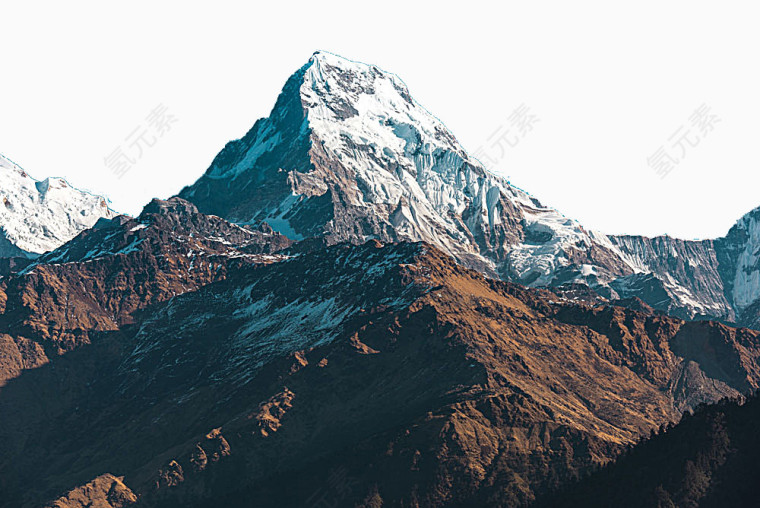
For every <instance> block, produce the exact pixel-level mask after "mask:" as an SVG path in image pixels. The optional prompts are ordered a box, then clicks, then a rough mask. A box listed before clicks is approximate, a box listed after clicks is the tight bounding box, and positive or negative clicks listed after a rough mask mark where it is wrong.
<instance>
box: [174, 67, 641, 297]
mask: <svg viewBox="0 0 760 508" xmlns="http://www.w3.org/2000/svg"><path fill="white" fill-rule="evenodd" d="M180 197H183V198H185V199H188V200H190V201H192V202H194V203H195V204H196V205H197V206H198V208H199V209H200V210H201V211H203V212H205V213H214V214H217V215H221V216H223V217H225V218H228V219H229V220H233V221H236V222H249V221H259V220H263V221H266V222H268V223H269V224H270V225H271V226H272V227H273V228H274V229H275V230H278V231H280V232H281V233H283V234H286V235H287V236H290V237H291V238H293V239H296V240H298V239H301V238H304V237H310V236H324V237H325V238H326V239H327V241H328V242H329V243H338V242H341V241H350V242H353V243H361V242H364V241H366V240H368V239H373V238H375V239H379V240H381V241H401V240H406V241H427V242H430V243H432V244H433V245H436V246H437V247H440V248H442V249H443V250H444V251H445V252H448V253H449V254H451V255H453V256H454V257H456V258H457V259H459V260H460V261H462V262H464V263H465V264H467V265H469V266H473V267H475V268H477V269H479V270H481V271H483V272H486V273H488V274H490V275H496V276H500V277H502V278H505V279H510V280H517V281H522V282H525V283H529V284H537V285H548V284H556V283H561V282H565V281H568V280H572V279H573V278H574V277H577V276H581V275H582V274H583V271H584V269H582V268H580V267H577V269H572V268H571V269H570V270H566V268H568V267H569V266H570V264H571V263H570V262H569V261H568V260H567V259H566V258H567V256H563V252H566V251H568V250H569V249H576V248H577V246H586V248H587V250H586V252H587V257H588V258H590V259H594V260H595V261H596V263H595V266H597V267H599V269H600V271H601V272H604V273H603V274H601V273H600V274H598V275H599V276H600V277H601V278H602V279H603V280H605V281H606V280H609V279H612V278H614V277H616V276H619V275H624V274H628V273H633V270H632V269H631V268H630V267H628V266H627V265H626V264H625V263H622V262H620V261H619V256H617V255H616V254H615V253H614V246H613V245H612V244H611V242H609V240H607V238H606V237H604V235H597V234H594V233H591V232H588V231H586V230H584V229H583V228H582V227H581V226H580V225H579V224H578V223H577V222H575V221H572V220H570V219H567V218H565V217H564V216H562V215H561V214H560V213H558V212H557V211H555V210H553V209H550V208H546V207H544V206H542V205H541V204H540V203H539V202H538V201H537V200H535V199H534V198H532V197H531V196H529V195H528V194H527V193H525V192H523V191H520V190H518V189H516V188H514V187H512V186H510V185H509V183H508V182H507V181H506V180H505V179H503V178H501V177H499V176H497V175H495V174H493V173H490V172H488V171H487V170H486V169H485V168H484V167H483V166H482V165H481V164H480V163H479V162H478V161H477V160H476V159H474V158H472V157H470V156H469V155H468V154H467V152H466V151H465V150H464V149H463V148H462V146H461V145H460V144H459V142H458V141H457V140H456V138H455V137H454V136H453V135H452V134H451V133H450V132H449V131H448V129H447V128H446V126H445V125H444V124H443V123H442V122H441V121H440V120H438V119H437V118H436V117H435V116H433V115H432V114H430V113H429V112H428V111H427V110H425V109H424V108H423V107H422V106H420V105H419V104H418V103H417V102H415V101H414V99H412V97H411V95H410V94H409V91H408V89H407V87H406V85H404V83H403V82H402V81H401V80H400V79H399V78H398V77H396V76H395V75H393V74H390V73H387V72H384V71H382V70H380V69H379V68H377V67H375V66H372V65H367V64H362V63H357V62H354V61H351V60H347V59H344V58H341V57H338V56H335V55H333V54H330V53H325V52H317V53H315V54H314V55H313V56H312V57H311V59H310V60H309V62H308V63H307V64H306V65H305V66H303V67H302V68H301V69H299V70H298V71H297V72H296V73H295V74H294V75H293V76H291V78H290V79H289V80H288V82H287V83H286V85H285V87H284V89H283V91H282V93H281V94H280V97H279V98H278V100H277V103H276V104H275V107H274V109H273V110H272V113H271V115H270V116H269V117H268V118H265V119H262V120H259V121H258V122H256V124H255V125H254V126H253V128H252V129H251V130H250V131H249V132H248V133H247V134H246V135H245V136H244V137H243V138H241V139H239V140H237V141H233V142H231V143H229V144H228V145H227V146H226V147H225V148H224V150H222V152H221V153H220V154H219V155H218V156H217V157H216V159H215V160H214V162H213V164H212V165H211V168H209V170H208V171H207V172H206V174H205V175H203V176H202V177H201V178H200V179H199V180H198V181H197V182H196V183H195V184H194V185H192V186H190V187H187V188H185V189H183V191H182V192H181V193H180ZM591 246H595V249H594V250H593V253H591V251H590V250H589V248H590V247H591ZM610 260H611V261H612V262H609V261H610ZM586 272H588V270H586Z"/></svg>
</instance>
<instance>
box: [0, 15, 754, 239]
mask: <svg viewBox="0 0 760 508" xmlns="http://www.w3.org/2000/svg"><path fill="white" fill-rule="evenodd" d="M613 3H614V2H609V1H607V2H601V1H600V2H587V1H575V2H559V1H558V2H500V3H499V4H498V7H497V6H496V5H497V4H496V2H493V3H490V2H489V3H485V2H476V1H469V2H465V3H461V2H457V3H450V4H447V3H444V2H416V3H415V2H411V1H404V2H388V1H385V2H377V3H375V4H369V3H360V2H303V3H298V2H267V3H261V4H256V3H252V2H250V3H249V2H224V1H216V2H213V3H211V2H208V3H204V5H203V6H202V7H200V6H198V7H196V6H194V5H193V4H194V2H161V3H160V4H158V3H157V2H143V1H132V2H129V3H121V4H120V5H121V6H120V7H116V6H114V5H112V4H111V3H108V2H102V1H101V2H94V1H93V2H83V1H69V2H23V3H22V2H18V3H15V5H12V6H9V2H4V3H3V4H1V6H0V66H1V70H2V73H1V74H0V152H1V153H3V154H5V155H6V156H7V157H9V158H11V159H13V160H14V161H15V162H17V163H18V164H20V165H21V166H23V167H24V168H25V169H26V170H27V171H28V172H29V173H30V174H32V175H33V176H35V177H36V178H44V177H45V176H63V177H65V178H67V179H68V180H69V182H70V183H72V184H73V185H76V186H79V187H82V188H86V189H88V190H91V191H93V192H96V193H102V194H105V195H106V196H108V197H109V198H110V199H111V201H112V206H113V207H114V208H115V209H116V210H118V211H121V212H126V213H131V214H136V213H139V210H140V209H141V208H142V206H143V205H144V204H145V203H146V202H147V201H148V200H149V199H150V198H151V197H154V196H157V197H164V198H165V197H169V196H171V195H172V194H174V193H176V192H177V191H179V189H180V188H181V187H182V186H184V185H186V184H190V183H192V182H193V181H194V180H195V179H196V178H197V177H199V176H200V175H201V174H202V173H203V172H204V171H205V170H206V168H207V167H208V166H209V164H210V162H211V160H212V159H213V157H214V156H215V155H216V153H217V152H218V151H219V150H220V149H221V148H222V147H223V146H224V144H225V143H226V142H227V141H228V140H231V139H235V138H238V137H241V136H242V135H243V134H245V132H246V131H247V130H248V129H249V128H250V127H251V126H252V125H253V123H254V121H255V120H256V119H257V118H259V117H262V116H266V115H268V113H269V111H270V109H271V107H272V106H273V104H274V101H275V99H276V97H277V94H278V93H279V91H280V89H281V87H282V85H283V84H284V83H285V80H286V79H287V78H288V76H289V75H290V74H291V73H293V72H294V71H295V70H296V69H297V68H299V67H300V66H301V65H303V64H304V63H305V62H306V61H307V60H308V58H309V57H310V55H311V53H312V52H313V51H315V50H317V49H324V50H328V51H332V52H334V53H338V54H341V55H343V56H346V57H348V58H352V59H355V60H360V61H364V62H368V63H373V64H376V65H378V66H379V67H381V68H383V69H385V70H388V71H391V72H395V73H396V74H398V75H399V76H400V77H401V78H402V79H403V80H404V81H405V82H406V83H407V85H408V86H409V89H410V91H411V92H412V95H413V96H414V97H415V98H416V99H417V100H418V101H419V102H420V103H421V104H423V105H424V106H425V107H426V108H428V109H429V110H430V111H431V112H432V113H434V114H435V115H437V116H438V117H439V118H441V119H442V120H443V121H444V122H445V123H446V124H447V125H448V127H449V128H450V129H451V130H452V132H453V133H454V134H455V135H456V136H457V137H458V138H459V140H460V141H461V142H462V144H463V145H464V146H465V148H467V149H468V150H470V151H471V152H472V151H475V150H476V149H477V148H478V147H481V146H484V147H486V150H487V151H490V150H492V149H490V148H488V143H489V142H488V138H489V136H490V135H491V134H492V133H493V132H494V131H495V130H496V129H498V128H500V127H505V128H506V127H508V126H509V121H508V117H509V115H510V113H511V112H512V111H513V110H514V109H515V108H516V107H517V106H519V105H520V104H522V103H524V104H525V105H527V106H528V107H529V108H530V111H531V113H532V114H534V115H536V116H537V117H538V118H539V119H540V121H539V122H538V123H537V124H535V127H534V129H533V130H532V131H530V132H528V133H527V134H526V135H525V137H524V138H522V139H521V140H520V142H519V144H517V146H515V147H514V148H510V149H509V150H508V151H507V154H506V156H505V157H503V158H498V161H497V162H496V164H495V165H494V166H493V167H492V168H491V169H493V170H495V171H497V172H499V173H501V174H503V175H505V176H507V177H508V178H509V179H510V181H511V182H512V183H513V184H515V185H517V186H519V187H520V188H523V189H525V190H527V191H529V192H531V193H532V194H533V195H535V196H536V197H538V198H539V199H540V200H541V201H542V202H544V203H545V204H547V205H551V206H554V207H555V208H557V209H559V210H560V211H562V212H563V213H565V214H566V215H568V216H571V217H573V218H576V219H578V220H580V221H581V222H582V223H584V224H585V225H586V226H587V227H589V228H594V229H598V230H601V231H603V232H607V233H630V234H646V235H655V234H662V233H667V234H670V235H672V236H679V237H684V238H705V237H716V236H720V235H723V234H724V233H725V232H726V231H727V230H728V228H729V227H730V226H731V225H732V224H733V223H734V222H735V221H736V220H737V219H738V218H739V217H740V216H741V215H743V214H744V213H746V212H748V211H749V210H751V209H753V208H755V207H757V206H760V192H758V183H760V176H759V175H760V173H758V169H759V167H758V166H759V163H760V153H758V150H757V149H756V147H757V140H758V139H760V132H759V131H760V123H759V122H758V119H760V93H759V92H758V91H759V90H760V72H758V70H757V69H758V67H757V66H758V60H757V50H758V48H760V30H758V29H757V19H758V17H757V14H760V12H758V11H757V10H752V7H755V6H753V4H751V3H750V2H746V3H743V4H742V3H741V2H731V3H723V4H717V3H707V2H693V1H692V2H686V1H683V2H682V1H671V2H662V1H660V2H649V1H644V2H642V1H639V2H632V3H630V6H629V8H622V7H614V6H613V5H612V4H613ZM740 5H746V6H747V7H740ZM713 6H714V7H713ZM162 103H163V104H165V105H166V106H167V107H168V110H169V112H170V113H172V114H174V115H175V116H176V118H177V122H176V123H175V124H174V125H173V128H172V130H171V131H170V132H167V133H166V134H165V135H164V136H163V137H162V138H160V139H158V141H157V142H156V143H155V145H154V146H153V147H151V148H149V149H147V150H145V153H144V155H143V156H142V157H141V158H140V159H139V160H138V161H137V162H136V164H135V166H134V167H133V168H132V169H131V170H130V171H129V172H128V173H127V174H126V175H124V176H123V178H121V179H118V178H116V177H115V175H114V174H113V173H112V172H110V171H109V170H108V169H106V167H105V165H104V161H103V159H104V157H105V156H107V155H109V154H110V153H112V152H113V150H114V149H115V148H117V147H118V146H119V145H120V144H122V143H123V142H124V138H125V137H127V136H129V135H130V134H131V133H132V132H133V131H134V130H135V129H136V128H138V127H140V126H141V125H144V123H145V117H146V115H148V113H149V112H150V111H151V110H153V108H154V107H156V106H157V105H158V104H162ZM703 103H706V104H707V105H709V106H710V107H711V108H712V113H714V114H716V115H717V116H718V117H719V118H720V122H718V123H717V124H715V128H714V130H712V131H711V132H709V133H708V134H707V135H705V136H702V137H701V138H700V141H699V143H698V144H697V145H696V146H693V147H691V146H688V147H687V148H688V149H687V150H686V152H685V157H684V158H683V160H681V161H680V162H679V163H678V164H677V165H676V166H675V168H674V169H673V171H672V172H671V173H670V174H669V175H668V176H667V177H666V178H664V179H661V178H660V177H658V176H657V175H656V174H655V172H654V170H652V169H651V168H650V167H648V165H647V157H649V156H651V155H652V154H654V152H655V151H656V150H657V149H658V148H659V147H660V146H663V145H664V146H666V147H668V149H669V150H671V151H672V152H673V154H674V155H676V156H680V155H681V152H680V150H678V149H673V148H672V147H670V144H669V141H668V138H669V137H670V136H671V135H672V134H673V133H674V132H675V131H676V130H677V129H678V128H679V127H680V126H682V125H683V126H684V129H692V131H691V132H692V135H693V133H695V132H697V131H696V130H695V129H694V128H692V126H691V124H690V122H689V117H690V115H691V113H692V112H693V111H694V110H695V109H697V108H698V107H699V106H700V105H701V104H703ZM681 132H684V131H681ZM691 139H692V142H694V140H693V138H691ZM493 154H494V155H498V150H494V151H493Z"/></svg>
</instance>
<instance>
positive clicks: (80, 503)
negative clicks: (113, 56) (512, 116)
mask: <svg viewBox="0 0 760 508" xmlns="http://www.w3.org/2000/svg"><path fill="white" fill-rule="evenodd" d="M0 181H2V187H0V188H1V189H2V193H3V195H4V200H5V203H6V205H5V208H4V211H3V212H2V214H0V226H1V227H2V232H3V239H2V242H0V254H1V255H2V257H3V264H2V265H0V268H2V271H0V274H2V276H1V277H0V415H1V416H0V436H1V437H2V438H1V439H0V443H1V444H0V506H13V507H21V506H55V507H58V508H66V507H85V506H102V507H106V508H109V507H111V508H116V507H122V506H129V505H134V504H135V503H137V504H138V505H142V506H166V507H169V506H221V505H228V506H251V505H255V506H325V505H327V506H366V507H370V506H372V507H378V506H434V507H437V506H527V505H529V504H530V503H532V502H534V500H536V498H537V497H538V498H539V500H540V499H542V496H548V495H550V493H552V492H562V491H561V490H558V489H561V488H564V487H565V486H567V485H571V484H573V482H574V481H576V480H578V479H579V478H581V477H583V476H585V475H586V474H588V473H589V472H591V471H593V470H595V469H597V468H599V467H601V466H604V465H606V464H610V463H612V462H613V461H615V460H616V458H618V457H619V456H620V454H621V453H625V452H626V450H628V448H629V447H630V446H632V445H634V444H635V443H636V442H638V441H639V440H640V439H641V438H642V437H643V436H647V435H649V433H650V432H651V430H652V429H653V428H659V427H661V426H663V425H665V426H668V425H670V424H672V423H674V422H677V421H678V420H679V419H680V418H681V416H682V415H683V414H684V413H685V412H690V411H693V410H695V409H697V408H698V407H699V406H700V405H702V404H706V403H714V402H717V401H719V400H721V399H723V398H725V397H730V398H734V399H741V397H742V396H744V395H746V394H748V393H752V392H753V391H755V390H757V389H758V387H760V331H755V330H756V329H758V328H760V226H759V224H760V209H757V210H755V211H753V212H751V213H749V214H747V215H746V216H745V217H743V218H742V219H740V220H739V221H738V222H737V224H736V225H735V226H734V227H733V228H732V229H731V230H730V231H729V233H728V234H727V235H726V236H725V237H723V238H720V239H716V240H705V241H685V240H678V239H673V238H669V237H658V238H645V237H639V236H609V235H605V234H602V233H599V232H595V231H591V230H588V229H586V228H584V227H582V226H581V225H580V224H579V223H578V222H576V221H574V220H572V219H569V218H566V217H564V216H563V215H562V214H561V213H559V212H558V211H556V210H554V209H552V208H549V207H546V206H544V205H542V204H541V203H540V202H539V201H538V200H537V199H536V198H534V197H532V196H531V195H529V194H528V193H526V192H525V191H522V190H520V189H517V188H516V187H514V186H512V185H510V184H509V182H507V181H506V180H505V179H503V178H501V177H500V176H498V175H496V174H494V173H491V172H490V171H488V169H486V168H485V167H484V166H483V165H482V164H481V163H480V162H479V161H478V160H476V159H475V158H473V157H472V156H470V155H469V154H468V153H467V152H466V151H465V150H464V149H463V148H462V147H461V146H460V144H459V143H458V141H457V140H456V138H455V137H454V136H453V134H451V133H450V132H449V131H448V129H447V128H446V127H445V126H444V124H443V123H442V122H441V121H440V120H438V119H437V118H436V117H435V116H433V115H432V114H430V113H429V112H428V111H426V110H425V109H424V108H422V107H421V106H420V105H419V104H418V103H417V102H416V101H415V100H414V99H412V97H411V95H410V93H409V91H408V90H407V87H406V86H405V85H404V83H403V82H402V81H401V80H400V79H399V78H398V77H397V76H395V75H393V74H390V73H387V72H384V71H382V70H380V69H379V68H377V67H375V66H372V65H366V64H362V63H357V62H353V61H350V60H347V59H344V58H341V57H338V56H335V55H332V54H330V53H326V52H317V53H315V54H314V55H313V56H312V57H311V59H310V60H309V61H308V63H306V65H304V66H303V67H302V68H300V69H299V70H298V71H296V72H295V74H293V75H292V76H291V77H290V79H288V81H287V82H286V84H285V86H284V88H283V90H282V92H281V94H280V96H279V98H278V99H277V102H276V104H275V106H274V108H273V110H272V112H271V114H270V116H269V117H267V118H264V119H261V120H259V121H257V122H256V123H255V124H254V126H253V127H252V128H251V130H250V131H249V132H248V133H247V134H245V136H243V137H242V138H240V139H238V140H236V141H232V142H230V143H228V144H227V146H225V147H224V149H223V150H222V151H221V152H220V153H219V154H218V155H217V156H216V158H215V159H214V161H213V163H212V164H211V167H210V168H209V169H208V170H207V171H206V173H205V174H204V175H203V176H201V178H200V179H199V180H198V181H196V182H195V183H193V184H192V185H190V186H188V187H185V188H184V189H182V190H181V192H180V193H179V194H178V195H177V196H175V197H172V198H170V199H168V200H159V199H156V200H153V201H152V202H151V203H149V204H148V205H147V206H146V207H145V209H144V210H143V212H142V213H141V214H140V215H139V216H138V217H135V218H131V217H127V216H123V215H118V214H115V213H114V212H113V211H111V210H110V209H109V208H108V206H107V202H106V201H105V200H104V199H103V198H99V197H95V196H92V195H90V194H88V193H85V192H80V191H77V190H76V189H74V188H72V187H70V186H69V185H68V184H66V182H65V181H63V180H60V179H47V180H44V181H43V182H37V181H35V180H33V179H31V178H30V177H28V175H27V174H26V173H25V172H24V171H23V170H22V169H21V168H20V167H18V166H17V165H16V164H14V163H12V162H10V161H9V160H7V159H0ZM0 208H2V207H0ZM621 467H623V466H621ZM600 488H601V487H600ZM547 499H548V498H547Z"/></svg>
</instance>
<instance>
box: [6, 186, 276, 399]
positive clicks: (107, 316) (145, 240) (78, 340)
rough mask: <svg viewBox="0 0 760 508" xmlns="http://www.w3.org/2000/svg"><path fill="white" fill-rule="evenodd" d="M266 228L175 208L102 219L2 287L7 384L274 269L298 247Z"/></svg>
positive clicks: (161, 204)
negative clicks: (175, 306) (241, 273)
mask: <svg viewBox="0 0 760 508" xmlns="http://www.w3.org/2000/svg"><path fill="white" fill-rule="evenodd" d="M290 243H291V242H290V241H289V240H288V239H287V238H285V237H284V236H282V235H279V234H277V233H274V232H273V231H272V230H271V229H269V228H268V227H267V226H266V225H264V226H263V227H262V228H259V229H253V228H242V227H239V226H236V225H233V224H231V223H229V222H227V221H225V220H223V219H220V218H219V217H214V216H209V215H203V214H201V213H199V212H198V210H197V209H196V208H195V206H193V205H192V204H190V203H188V202H186V201H184V200H181V199H179V198H173V199H171V200H169V201H160V200H154V201H153V202H151V203H150V204H149V205H148V206H146V207H145V210H144V211H143V213H142V214H141V215H140V216H139V217H137V218H136V219H129V218H127V217H124V216H120V217H116V218H114V219H112V220H105V219H102V220H101V221H100V222H98V224H96V226H95V227H94V228H93V229H90V230H87V231H84V232H83V233H81V234H80V235H79V236H77V237H76V238H75V239H73V240H72V241H71V242H69V243H67V244H65V245H64V246H62V247H61V248H59V249H57V250H55V251H53V252H51V253H48V254H46V255H44V256H42V257H41V258H40V259H39V260H38V261H37V262H36V263H35V264H33V265H32V266H30V267H28V268H27V269H25V270H23V271H22V272H20V273H19V274H15V275H10V276H8V277H5V278H2V279H0V331H2V332H4V333H5V334H7V335H5V336H4V337H3V338H2V339H0V384H2V383H3V381H4V380H7V379H10V378H12V377H14V376H16V375H18V373H19V372H20V371H21V370H22V369H24V368H28V367H33V366H38V365H41V364H43V363H45V362H46V361H48V357H50V356H54V355H58V354H62V353H63V352H66V351H70V350H72V349H74V348H76V347H78V346H80V345H82V344H87V343H89V340H90V334H91V333H92V332H93V331H102V330H116V329H118V328H119V327H120V326H123V325H124V324H127V323H130V322H131V321H132V317H131V316H132V314H133V313H134V312H135V311H136V310H138V309H141V308H143V307H146V306H148V305H151V304H153V303H156V302H161V301H164V300H167V299H169V298H172V297H173V296H175V295H178V294H182V293H185V292H187V291H194V290H196V289H198V288H199V287H201V286H203V285H205V284H208V283H210V282H213V281H216V280H221V279H224V277H225V276H226V274H227V270H228V268H229V267H231V266H239V265H241V264H246V263H266V262H271V261H272V260H274V259H276V257H272V256H270V254H272V253H273V252H275V251H276V250H279V249H282V248H285V247H287V246H288V245H290Z"/></svg>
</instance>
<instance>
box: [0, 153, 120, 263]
mask: <svg viewBox="0 0 760 508" xmlns="http://www.w3.org/2000/svg"><path fill="white" fill-rule="evenodd" d="M0 196H2V201H3V202H2V205H0V257H12V256H18V257H36V256H37V255H38V254H42V253H44V252H47V251H51V250H53V249H56V248H57V247H60V246H61V245H63V244H64V243H65V242H67V241H69V240H71V239H72V238H73V237H74V236H76V235H77V234H78V233H80V232H81V231H83V230H85V229H88V228H90V227H92V226H93V224H95V222H97V220H98V219H100V218H101V217H105V218H110V217H114V216H115V215H116V214H115V213H114V212H113V211H112V210H111V209H109V208H108V204H107V203H106V200H105V199H104V198H102V197H100V196H95V195H93V194H89V193H87V192H83V191H80V190H78V189H75V188H73V187H71V186H70V185H69V184H68V183H67V182H66V181H65V180H63V179H62V178H46V179H45V180H42V181H37V180H34V179H33V178H32V177H30V176H29V175H28V174H27V173H26V172H25V171H24V170H23V169H22V168H21V167H20V166H18V165H17V164H16V163H14V162H13V161H11V160H10V159H7V158H5V157H3V156H2V155H0Z"/></svg>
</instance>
